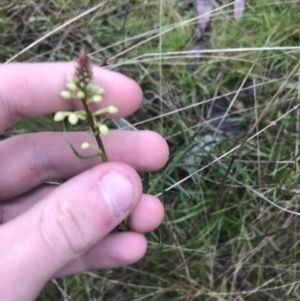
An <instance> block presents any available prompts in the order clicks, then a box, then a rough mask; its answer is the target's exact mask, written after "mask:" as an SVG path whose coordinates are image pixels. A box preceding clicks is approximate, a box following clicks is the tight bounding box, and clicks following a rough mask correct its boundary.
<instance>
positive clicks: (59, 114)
mask: <svg viewBox="0 0 300 301" xmlns="http://www.w3.org/2000/svg"><path fill="white" fill-rule="evenodd" d="M64 118H65V114H64V113H63V112H57V113H55V115H54V121H62V120H64Z"/></svg>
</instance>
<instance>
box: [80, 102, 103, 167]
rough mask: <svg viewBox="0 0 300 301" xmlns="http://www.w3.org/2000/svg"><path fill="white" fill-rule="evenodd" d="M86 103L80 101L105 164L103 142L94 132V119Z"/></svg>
mask: <svg viewBox="0 0 300 301" xmlns="http://www.w3.org/2000/svg"><path fill="white" fill-rule="evenodd" d="M86 101H87V100H86V98H85V99H83V100H82V103H83V107H84V110H85V112H86V116H87V121H88V123H89V125H90V127H91V128H92V131H93V133H94V135H95V139H96V141H97V144H98V147H99V149H100V150H101V158H102V162H103V163H105V162H108V159H107V155H106V152H105V148H104V145H103V142H102V140H101V138H100V134H99V135H98V134H97V132H96V129H95V124H94V119H93V116H92V114H91V112H90V110H89V107H88V105H87V103H86Z"/></svg>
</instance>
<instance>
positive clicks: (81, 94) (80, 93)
mask: <svg viewBox="0 0 300 301" xmlns="http://www.w3.org/2000/svg"><path fill="white" fill-rule="evenodd" d="M77 97H78V98H79V99H83V98H84V97H85V94H84V92H83V91H78V92H77Z"/></svg>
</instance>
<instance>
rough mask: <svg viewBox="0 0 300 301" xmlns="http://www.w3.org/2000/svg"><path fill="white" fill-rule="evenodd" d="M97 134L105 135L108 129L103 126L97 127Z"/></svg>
mask: <svg viewBox="0 0 300 301" xmlns="http://www.w3.org/2000/svg"><path fill="white" fill-rule="evenodd" d="M99 132H100V134H102V135H106V134H107V133H108V127H107V126H106V125H105V124H100V125H99Z"/></svg>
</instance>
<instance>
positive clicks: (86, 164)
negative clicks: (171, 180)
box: [0, 131, 168, 200]
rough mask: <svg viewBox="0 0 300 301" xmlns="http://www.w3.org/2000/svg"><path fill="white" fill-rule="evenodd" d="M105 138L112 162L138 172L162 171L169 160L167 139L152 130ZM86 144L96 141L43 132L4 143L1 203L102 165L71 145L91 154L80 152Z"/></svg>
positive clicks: (0, 153)
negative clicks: (87, 157) (76, 153)
mask: <svg viewBox="0 0 300 301" xmlns="http://www.w3.org/2000/svg"><path fill="white" fill-rule="evenodd" d="M102 139H103V143H104V146H105V149H106V152H107V155H108V160H109V161H114V162H123V163H125V164H128V165H130V166H132V167H133V168H135V169H136V170H138V171H155V170H157V169H160V168H161V167H162V166H163V165H164V164H165V163H166V161H167V158H168V146H167V144H166V142H165V140H164V139H163V138H162V137H161V136H160V135H158V134H156V133H154V132H151V131H136V132H132V131H110V132H109V134H108V135H106V136H104V137H103V138H102ZM85 141H87V142H90V143H93V144H94V138H93V137H91V136H90V135H88V134H87V133H82V132H71V133H70V132H68V133H53V132H42V133H35V134H25V135H19V136H14V137H12V138H8V139H6V140H3V141H1V143H0V145H1V147H0V170H2V171H3V172H4V174H6V177H5V178H2V179H1V186H0V200H7V199H11V198H13V197H16V196H18V195H20V194H22V193H25V192H27V191H29V190H31V189H33V188H35V187H37V186H39V185H41V184H42V183H44V182H47V181H53V180H59V179H69V178H71V177H73V176H75V175H77V174H78V173H80V172H82V171H84V170H86V169H88V168H91V167H93V166H95V165H97V164H99V163H101V159H100V158H97V159H93V160H81V159H79V158H77V157H76V156H75V154H74V153H73V152H72V150H71V148H70V145H69V144H68V142H70V143H71V144H72V145H73V146H74V147H75V149H76V150H77V151H78V152H79V153H81V154H83V155H90V154H92V152H91V151H90V150H85V151H83V150H81V149H80V145H81V144H82V143H83V142H85Z"/></svg>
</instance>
